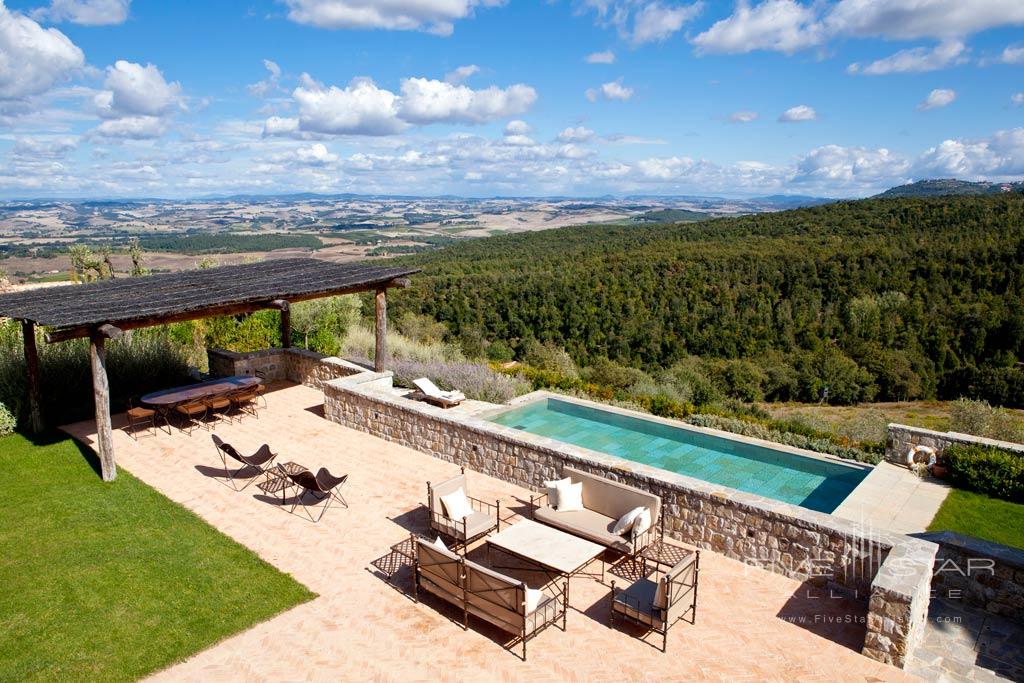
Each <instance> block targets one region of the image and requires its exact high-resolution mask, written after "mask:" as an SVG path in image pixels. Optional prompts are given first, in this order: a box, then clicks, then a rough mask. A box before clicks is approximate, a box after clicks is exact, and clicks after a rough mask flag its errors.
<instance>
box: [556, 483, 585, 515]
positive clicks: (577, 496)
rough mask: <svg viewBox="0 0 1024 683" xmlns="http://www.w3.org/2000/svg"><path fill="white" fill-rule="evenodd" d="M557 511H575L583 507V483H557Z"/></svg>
mask: <svg viewBox="0 0 1024 683" xmlns="http://www.w3.org/2000/svg"><path fill="white" fill-rule="evenodd" d="M557 488H558V511H559V512H576V511H578V510H582V509H583V483H582V482H579V483H576V484H563V483H561V482H559V483H558V487H557Z"/></svg>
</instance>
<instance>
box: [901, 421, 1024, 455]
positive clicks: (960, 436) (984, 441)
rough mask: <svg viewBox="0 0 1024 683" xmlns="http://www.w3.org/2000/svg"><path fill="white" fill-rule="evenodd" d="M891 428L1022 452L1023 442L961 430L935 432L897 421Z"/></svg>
mask: <svg viewBox="0 0 1024 683" xmlns="http://www.w3.org/2000/svg"><path fill="white" fill-rule="evenodd" d="M893 430H897V431H903V432H909V433H911V434H915V435H917V436H924V437H928V438H932V439H939V440H942V441H954V442H958V443H962V444H967V445H971V444H977V445H980V446H991V447H992V448H1000V449H1002V450H1006V451H1014V452H1017V453H1021V454H1024V444H1019V443H1013V442H1012V441H999V440H997V439H989V438H987V437H984V436H975V435H973V434H964V433H962V432H937V431H935V430H934V429H925V428H924V427H912V426H910V425H905V424H900V423H898V422H892V423H890V424H889V431H890V432H892V431H893Z"/></svg>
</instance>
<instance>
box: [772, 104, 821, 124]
mask: <svg viewBox="0 0 1024 683" xmlns="http://www.w3.org/2000/svg"><path fill="white" fill-rule="evenodd" d="M817 120H818V112H816V111H815V110H814V107H808V106H807V105H806V104H798V105H796V106H795V107H790V108H789V109H787V110H786V111H784V112H782V115H781V116H779V121H780V122H782V123H798V122H800V121H817Z"/></svg>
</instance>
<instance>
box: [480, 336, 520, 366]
mask: <svg viewBox="0 0 1024 683" xmlns="http://www.w3.org/2000/svg"><path fill="white" fill-rule="evenodd" d="M513 358H515V353H514V352H513V351H512V348H511V347H510V346H509V345H508V344H506V343H505V342H504V341H502V340H501V339H497V340H495V341H493V342H491V343H490V344H488V345H487V360H492V361H494V362H496V363H507V362H508V361H510V360H512V359H513Z"/></svg>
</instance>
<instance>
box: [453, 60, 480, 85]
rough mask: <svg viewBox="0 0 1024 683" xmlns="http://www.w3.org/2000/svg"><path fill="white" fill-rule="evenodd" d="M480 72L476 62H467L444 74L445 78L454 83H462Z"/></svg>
mask: <svg viewBox="0 0 1024 683" xmlns="http://www.w3.org/2000/svg"><path fill="white" fill-rule="evenodd" d="M479 72H480V67H478V66H477V65H476V64H467V65H465V66H460V67H458V68H455V69H453V70H451V71H449V72H448V73H446V74H445V75H444V80H445V81H447V82H448V83H452V84H457V83H462V82H463V81H465V80H466V79H467V78H469V77H470V76H472V75H473V74H475V73H479Z"/></svg>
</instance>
